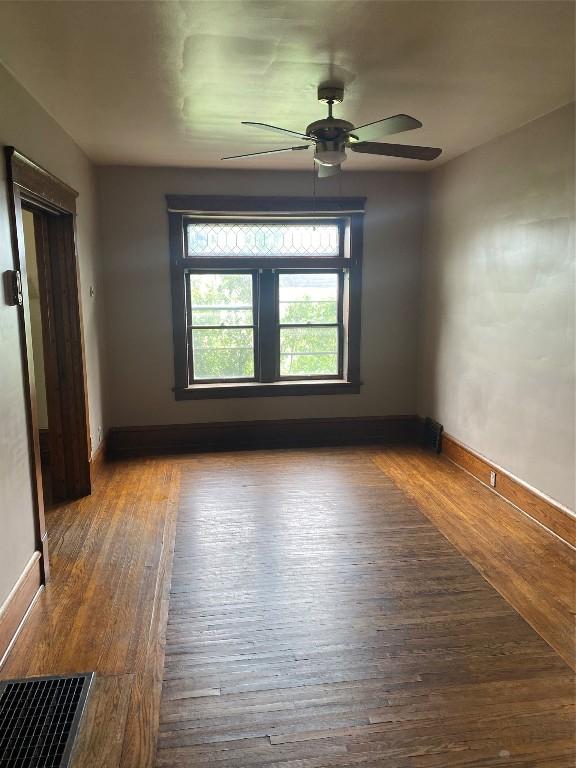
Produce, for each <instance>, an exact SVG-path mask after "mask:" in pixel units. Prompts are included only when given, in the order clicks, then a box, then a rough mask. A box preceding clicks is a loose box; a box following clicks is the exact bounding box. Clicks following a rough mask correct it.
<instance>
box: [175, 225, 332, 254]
mask: <svg viewBox="0 0 576 768" xmlns="http://www.w3.org/2000/svg"><path fill="white" fill-rule="evenodd" d="M186 230H187V241H188V256H204V257H209V256H218V257H225V256H236V257H260V258H261V257H267V256H272V257H274V256H276V257H288V256H300V257H306V256H314V257H317V256H325V257H330V256H339V255H340V243H339V240H340V232H339V229H338V225H337V224H316V223H313V222H310V223H298V224H288V223H286V224H284V223H274V222H270V223H269V224H268V223H253V224H248V223H246V224H232V223H226V222H220V223H203V224H199V223H196V224H188V225H187V228H186Z"/></svg>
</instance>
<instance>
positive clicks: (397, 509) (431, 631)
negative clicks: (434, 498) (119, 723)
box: [157, 449, 576, 768]
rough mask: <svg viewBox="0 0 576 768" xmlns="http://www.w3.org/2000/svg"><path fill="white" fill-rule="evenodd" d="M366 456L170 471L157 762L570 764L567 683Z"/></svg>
mask: <svg viewBox="0 0 576 768" xmlns="http://www.w3.org/2000/svg"><path fill="white" fill-rule="evenodd" d="M384 453H385V452H384ZM373 454H374V452H373V451H369V450H366V449H350V450H329V451H323V450H314V451H302V452H298V451H277V452H258V453H244V454H228V455H226V454H219V455H205V456H198V457H195V458H190V459H188V460H186V461H185V462H182V464H181V471H182V478H181V496H180V509H179V518H178V524H177V532H176V547H175V554H174V562H173V577H172V586H171V592H170V605H169V616H168V627H167V633H166V654H165V667H164V684H163V689H162V698H161V710H160V725H159V737H158V749H157V765H158V766H159V767H162V768H176V767H180V766H182V767H183V766H192V765H193V766H219V767H220V768H248V766H262V767H263V768H264V767H267V768H271V767H272V766H274V768H329V767H330V768H335V767H336V766H342V767H344V766H362V767H363V768H371V767H372V766H387V768H404V767H405V766H419V767H420V768H432V767H438V768H439V767H442V768H445V767H446V766H511V765H513V766H516V768H518V767H519V766H523V767H524V768H528V767H529V766H530V767H531V768H532V767H534V766H542V768H544V767H545V768H561V767H562V766H573V765H574V761H575V758H576V752H575V745H574V695H573V677H572V674H571V671H570V670H569V668H568V667H567V666H566V664H565V663H564V662H563V661H562V659H561V658H560V657H559V656H558V655H557V654H556V653H554V651H553V650H552V649H551V648H550V647H549V646H548V645H547V644H546V643H545V642H544V640H543V639H542V638H541V637H540V636H539V635H538V634H537V633H536V632H535V631H534V630H533V629H532V628H531V627H530V626H529V625H528V624H527V623H526V622H525V621H524V620H523V619H522V618H521V617H520V616H519V615H518V614H517V613H516V612H515V611H514V610H513V609H512V608H511V607H510V605H509V604H508V603H507V602H506V601H505V600H504V599H503V598H502V597H501V596H500V595H499V594H498V593H497V592H496V591H495V590H494V589H493V588H492V587H491V586H490V585H489V584H488V582H487V581H486V580H485V579H483V578H482V576H481V575H480V574H479V573H478V571H477V570H476V569H475V568H474V567H473V566H472V565H471V564H470V563H469V562H468V561H467V560H466V559H465V558H464V557H463V556H462V555H461V554H460V553H459V552H458V551H457V550H456V549H455V548H454V547H453V546H452V544H451V543H450V542H449V541H448V540H447V539H446V538H445V537H444V536H443V535H442V534H441V533H440V532H439V531H438V530H437V528H436V527H435V526H434V525H432V523H431V522H430V521H429V520H428V519H427V517H425V516H424V515H423V514H422V512H421V511H420V509H419V508H418V507H417V506H416V504H415V503H414V502H413V501H411V500H410V499H409V498H408V497H407V496H406V495H405V494H404V492H403V491H402V490H401V489H400V488H399V487H398V486H397V485H395V484H394V483H393V481H392V480H391V479H390V478H389V477H387V476H386V475H385V474H384V473H383V472H382V471H380V469H379V468H378V467H377V466H376V464H375V462H374V461H372V456H373ZM434 458H435V459H436V457H434ZM436 460H437V461H439V460H438V459H436ZM462 474H463V473H462ZM507 506H508V505H507ZM448 509H449V512H451V511H452V510H451V508H450V507H449V508H448ZM476 534H477V531H476V529H475V528H473V529H472V532H471V535H476ZM549 554H550V553H549ZM493 556H494V557H496V558H497V557H500V558H502V559H504V560H506V542H505V541H504V540H503V541H502V548H501V550H500V552H499V553H497V555H493ZM499 567H501V566H500V565H499ZM507 567H508V569H509V570H510V571H511V570H512V569H513V568H514V567H520V568H521V567H522V564H521V563H514V562H511V561H508V564H507ZM534 575H535V574H532V576H534ZM540 610H541V611H545V610H546V609H545V607H544V605H542V606H541V608H540Z"/></svg>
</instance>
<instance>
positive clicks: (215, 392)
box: [174, 379, 360, 400]
mask: <svg viewBox="0 0 576 768" xmlns="http://www.w3.org/2000/svg"><path fill="white" fill-rule="evenodd" d="M359 392H360V384H357V383H354V382H350V381H340V380H334V379H316V380H315V381H275V382H272V383H270V384H262V383H261V382H259V381H247V382H245V383H243V384H239V383H238V382H235V383H231V384H194V385H192V386H190V387H186V388H184V389H176V390H174V395H175V398H176V400H210V399H216V398H220V399H222V398H236V397H293V396H295V395H306V396H308V395H357V394H359Z"/></svg>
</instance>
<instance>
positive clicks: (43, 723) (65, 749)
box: [0, 673, 94, 768]
mask: <svg viewBox="0 0 576 768" xmlns="http://www.w3.org/2000/svg"><path fill="white" fill-rule="evenodd" d="M93 677H94V674H93V673H89V674H86V675H67V676H63V677H56V676H52V677H29V678H24V679H22V680H2V681H0V766H1V767H2V768H8V767H9V768H67V766H68V765H69V763H70V755H71V753H72V747H73V745H74V739H75V738H76V733H77V731H78V725H79V723H80V718H81V717H82V711H83V709H84V704H85V703H86V697H87V696H88V691H89V689H90V685H91V683H92V679H93Z"/></svg>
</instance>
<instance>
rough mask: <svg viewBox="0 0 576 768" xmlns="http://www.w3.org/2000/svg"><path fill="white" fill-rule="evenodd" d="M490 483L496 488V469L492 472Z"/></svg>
mask: <svg viewBox="0 0 576 768" xmlns="http://www.w3.org/2000/svg"><path fill="white" fill-rule="evenodd" d="M490 485H491V486H492V488H496V472H494V470H492V471H491V472H490Z"/></svg>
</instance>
